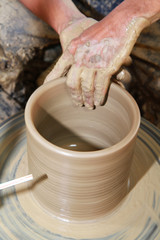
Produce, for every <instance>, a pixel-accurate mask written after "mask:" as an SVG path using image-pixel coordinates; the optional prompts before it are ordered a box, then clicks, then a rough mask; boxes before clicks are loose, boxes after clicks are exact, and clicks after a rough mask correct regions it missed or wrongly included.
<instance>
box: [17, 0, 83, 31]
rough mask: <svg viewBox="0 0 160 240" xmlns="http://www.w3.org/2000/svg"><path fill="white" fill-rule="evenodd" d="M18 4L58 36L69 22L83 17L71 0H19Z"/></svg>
mask: <svg viewBox="0 0 160 240" xmlns="http://www.w3.org/2000/svg"><path fill="white" fill-rule="evenodd" d="M20 2H21V3H23V4H24V5H25V6H26V7H27V8H28V9H29V10H30V11H32V12H33V13H34V14H35V15H36V16H38V17H39V18H41V19H42V20H44V21H45V22H47V23H48V24H49V25H50V26H51V27H53V28H54V29H55V31H56V32H57V33H59V34H60V33H61V31H62V30H63V29H64V28H65V27H66V26H67V25H68V24H69V23H70V22H71V21H74V20H76V19H80V18H83V17H84V15H83V14H82V13H81V12H80V11H79V10H78V9H77V8H76V6H75V5H74V4H73V2H72V1H71V0H20Z"/></svg>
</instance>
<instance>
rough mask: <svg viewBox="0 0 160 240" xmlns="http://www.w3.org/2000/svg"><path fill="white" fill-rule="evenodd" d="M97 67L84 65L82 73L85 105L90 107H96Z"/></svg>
mask: <svg viewBox="0 0 160 240" xmlns="http://www.w3.org/2000/svg"><path fill="white" fill-rule="evenodd" d="M95 73H96V71H95V69H93V68H87V67H83V71H82V73H81V88H82V96H83V102H84V105H85V106H86V107H87V108H89V109H93V108H94V79H95Z"/></svg>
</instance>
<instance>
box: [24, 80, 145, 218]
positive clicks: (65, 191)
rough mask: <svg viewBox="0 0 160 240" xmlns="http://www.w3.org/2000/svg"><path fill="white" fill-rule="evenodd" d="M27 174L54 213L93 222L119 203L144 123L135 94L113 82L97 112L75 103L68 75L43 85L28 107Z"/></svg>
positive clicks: (38, 197) (42, 203)
mask: <svg viewBox="0 0 160 240" xmlns="http://www.w3.org/2000/svg"><path fill="white" fill-rule="evenodd" d="M25 122H26V128H27V155H28V156H27V157H28V168H29V172H30V173H32V174H33V176H34V178H35V179H39V178H40V177H41V176H43V175H44V174H47V179H45V180H43V181H39V182H38V181H37V184H35V186H34V188H33V189H32V191H33V196H34V199H36V200H37V201H38V203H39V204H40V206H41V207H42V208H44V209H45V210H47V211H48V212H49V213H50V214H53V215H54V216H57V217H59V218H62V219H65V220H66V219H67V220H90V219H95V218H98V217H101V216H103V215H105V214H107V213H108V212H109V211H111V210H112V209H113V208H114V207H116V206H117V205H118V204H119V203H120V202H121V201H122V199H123V198H124V197H125V196H126V194H127V192H128V180H129V174H130V168H131V164H132V156H133V151H134V146H135V141H136V136H137V132H138V129H139V124H140V113H139V109H138V106H137V104H136V102H135V101H134V99H133V98H132V97H131V95H130V94H129V93H128V92H127V91H125V90H124V89H122V88H121V87H119V86H118V85H116V84H114V83H112V84H111V87H110V90H109V95H108V99H107V102H106V104H105V105H104V106H101V107H97V108H96V109H95V110H87V109H86V108H85V107H84V108H83V107H82V108H79V107H75V106H73V104H72V101H71V98H70V95H69V94H68V92H67V89H66V85H65V78H60V79H58V80H55V81H52V82H49V83H47V84H44V85H43V86H41V87H40V88H38V89H37V90H36V91H35V92H34V93H33V95H32V96H31V97H30V99H29V101H28V103H27V106H26V109H25Z"/></svg>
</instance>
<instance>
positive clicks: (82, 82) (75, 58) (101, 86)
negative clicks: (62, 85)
mask: <svg viewBox="0 0 160 240" xmlns="http://www.w3.org/2000/svg"><path fill="white" fill-rule="evenodd" d="M96 24H97V25H96ZM98 24H99V23H97V21H96V20H94V19H91V18H86V17H85V18H83V19H80V20H78V21H76V22H73V23H71V24H70V26H69V27H67V28H66V29H65V30H63V31H62V33H61V34H60V40H61V45H62V48H63V51H64V52H63V54H62V56H61V58H60V59H59V61H58V62H57V64H56V65H55V67H54V68H53V70H52V71H51V72H50V74H49V75H48V76H47V78H46V80H45V82H48V81H50V80H53V79H56V78H58V77H61V76H64V75H65V74H67V86H68V87H69V89H70V93H71V96H72V100H73V102H74V103H75V104H76V105H79V106H82V105H85V106H87V107H88V108H93V107H94V105H101V104H102V103H103V99H104V97H105V94H106V92H107V89H108V86H109V83H110V78H111V76H112V74H114V73H115V72H117V70H119V67H120V66H121V65H122V64H123V63H126V64H128V63H129V62H130V58H129V57H128V58H127V56H125V57H124V59H123V61H121V63H120V64H117V63H116V64H117V67H116V66H115V65H114V63H115V61H114V63H113V64H112V59H113V57H114V54H115V53H114V52H115V51H116V49H115V51H113V49H112V48H115V44H117V47H119V46H118V40H117V42H115V41H114V40H112V39H111V38H105V39H104V38H103V39H102V40H100V41H99V40H94V38H95V36H94V29H96V30H98V29H99V25H98ZM92 25H93V29H92V27H91V28H88V27H89V26H92ZM87 28H88V29H87ZM85 29H87V30H86V31H85ZM80 34H81V35H80ZM79 35H80V37H78V38H76V37H77V36H79ZM72 39H74V40H73V41H71V40H72ZM70 42H71V43H70ZM113 53H114V54H113ZM119 57H120V56H117V61H118V59H119ZM109 62H110V63H111V66H110V65H109V64H108V63H109ZM129 78H130V74H129V73H128V72H127V70H124V69H123V70H122V71H121V72H119V73H118V74H117V80H122V81H123V80H128V79H129Z"/></svg>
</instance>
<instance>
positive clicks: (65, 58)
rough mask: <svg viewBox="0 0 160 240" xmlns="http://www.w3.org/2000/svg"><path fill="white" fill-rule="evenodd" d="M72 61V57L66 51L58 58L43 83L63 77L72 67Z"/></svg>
mask: <svg viewBox="0 0 160 240" xmlns="http://www.w3.org/2000/svg"><path fill="white" fill-rule="evenodd" d="M73 61H74V59H73V55H72V54H71V53H70V52H69V51H68V50H66V51H65V52H64V53H63V54H62V56H61V57H60V58H59V60H58V62H57V63H56V65H55V66H54V68H53V69H52V71H51V72H50V73H49V74H48V75H47V77H46V78H45V80H44V83H46V82H49V81H52V80H54V79H56V78H59V77H63V76H65V75H66V74H67V73H68V71H69V69H70V67H71V66H72V64H73Z"/></svg>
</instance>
